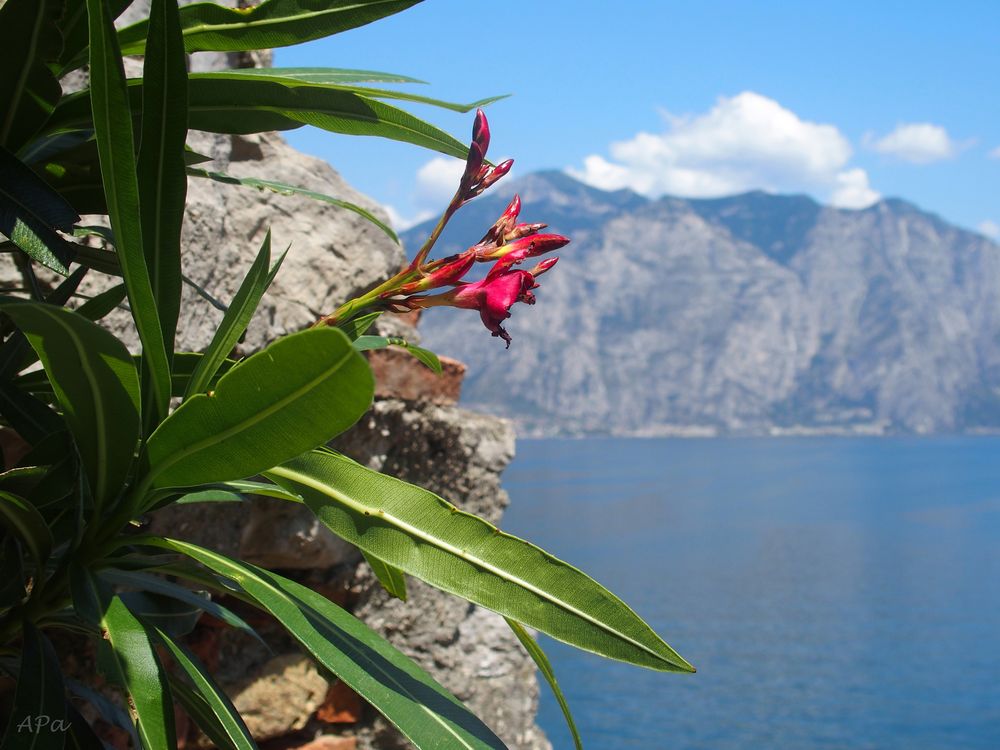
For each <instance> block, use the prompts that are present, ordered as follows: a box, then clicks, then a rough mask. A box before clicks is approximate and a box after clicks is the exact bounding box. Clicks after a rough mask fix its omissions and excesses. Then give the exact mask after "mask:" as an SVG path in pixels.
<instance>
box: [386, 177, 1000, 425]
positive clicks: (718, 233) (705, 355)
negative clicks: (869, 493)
mask: <svg viewBox="0 0 1000 750" xmlns="http://www.w3.org/2000/svg"><path fill="white" fill-rule="evenodd" d="M514 190H517V191H519V192H520V194H521V196H522V199H523V201H524V209H523V210H522V214H521V216H522V219H523V220H525V221H548V222H549V224H550V225H551V227H552V229H553V230H554V231H557V232H560V233H563V234H566V235H568V236H570V237H572V239H573V244H571V245H570V246H569V247H567V248H565V249H564V250H563V251H562V252H561V258H562V259H561V261H560V263H559V266H558V268H557V270H556V271H555V272H553V273H551V274H548V275H546V276H545V277H543V279H542V280H541V281H542V287H541V289H539V290H538V304H537V305H536V306H535V307H534V308H533V309H530V308H527V307H525V306H523V305H518V306H516V307H515V308H514V309H513V312H514V317H513V318H512V319H511V320H509V321H508V326H507V328H508V330H509V331H510V333H511V334H512V336H513V337H514V342H513V345H512V346H511V349H510V350H509V351H504V348H503V345H502V343H501V342H499V341H498V340H497V339H493V338H491V337H490V336H489V335H488V334H487V333H486V331H485V330H484V329H483V328H482V327H481V324H480V322H479V320H478V316H477V315H475V314H474V313H469V312H467V311H461V310H433V311H431V312H429V313H428V314H427V315H426V317H425V321H424V323H423V324H422V330H423V335H424V340H425V342H426V343H427V344H428V345H430V346H431V347H432V348H435V349H436V350H437V351H440V352H441V353H444V354H449V355H452V356H455V357H458V358H460V359H462V360H463V361H465V362H467V363H469V365H470V367H469V377H468V379H467V381H466V385H465V395H464V400H465V402H466V403H468V404H470V405H475V406H476V407H480V408H485V409H488V410H490V411H491V412H494V413H502V414H505V415H507V416H511V417H513V418H515V419H516V420H517V421H518V423H519V425H520V426H521V428H522V432H523V433H527V434H554V433H560V434H592V433H598V434H600V433H604V434H623V435H624V434H632V435H656V434H717V433H769V432H770V433H773V432H783V431H789V430H791V431H799V430H801V431H818V432H897V431H898V432H915V433H930V432H950V431H964V430H977V429H993V428H997V427H1000V246H998V245H997V244H996V243H994V242H991V241H990V240H988V239H986V238H985V237H982V236H980V235H978V234H975V233H972V232H967V231H964V230H962V229H959V228H957V227H954V226H951V225H949V224H947V223H946V222H944V221H942V220H941V219H940V218H938V217H936V216H933V215H931V214H928V213H925V212H923V211H921V210H919V209H918V208H916V207H915V206H912V205H910V204H908V203H905V202H903V201H899V200H885V201H881V202H879V203H877V204H875V205H874V206H872V207H871V208H868V209H865V210H860V211H850V210H839V209H834V208H828V207H824V206H820V205H819V204H817V203H815V202H814V201H813V200H812V199H810V198H808V197H805V196H779V195H769V194H766V193H760V192H755V193H748V194H745V195H738V196H733V197H730V198H720V199H713V200H681V199H677V198H670V197H665V198H662V199H659V200H649V199H646V198H643V197H641V196H639V195H636V194H635V193H632V192H629V191H624V190H623V191H617V192H613V193H609V192H604V191H600V190H596V189H594V188H591V187H588V186H586V185H583V184H581V183H579V182H577V181H575V180H573V179H572V178H570V177H568V176H566V175H565V174H562V173H557V172H546V173H538V174H533V175H529V176H527V177H525V178H523V179H522V180H521V181H520V182H518V183H511V184H509V185H504V184H502V183H501V186H500V187H498V188H496V189H495V192H494V194H492V195H488V196H485V197H484V198H481V199H479V200H478V201H476V202H475V203H473V204H471V205H469V206H468V207H467V208H465V209H464V210H463V212H462V213H461V214H459V216H458V217H456V219H455V221H454V223H453V226H450V227H449V230H448V232H446V234H445V236H444V237H443V238H442V243H443V244H442V251H447V250H449V249H455V250H457V249H460V248H461V247H464V245H465V244H471V243H472V242H475V241H476V240H478V238H479V237H480V236H481V234H482V232H483V231H484V230H485V228H487V227H489V226H490V225H491V224H492V223H493V221H494V220H495V219H496V217H497V216H498V215H499V213H500V212H501V211H502V210H503V207H504V205H505V203H506V200H507V199H508V198H509V197H510V194H511V193H512V192H513V191H514ZM427 229H428V227H427V225H422V226H419V227H415V228H414V229H412V230H410V231H409V232H408V233H407V234H406V235H405V236H404V240H405V243H406V245H407V247H410V248H412V247H414V246H417V245H419V243H420V241H421V239H422V237H423V236H424V235H425V234H426V231H427Z"/></svg>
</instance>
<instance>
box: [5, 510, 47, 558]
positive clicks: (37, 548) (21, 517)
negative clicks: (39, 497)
mask: <svg viewBox="0 0 1000 750" xmlns="http://www.w3.org/2000/svg"><path fill="white" fill-rule="evenodd" d="M0 524H3V525H4V526H6V527H7V528H9V529H11V530H12V531H14V533H15V534H16V535H17V536H18V537H19V538H20V539H21V541H22V542H23V543H24V545H25V546H26V547H27V548H28V551H29V552H30V553H31V556H32V557H33V558H34V559H35V563H36V565H38V566H41V565H42V564H43V563H44V562H45V561H46V560H47V559H48V557H49V553H50V552H51V551H52V532H51V531H50V530H49V525H48V524H47V523H46V522H45V519H44V518H43V517H42V515H41V513H39V512H38V511H37V510H36V509H35V506H34V505H32V504H31V503H29V502H28V501H27V500H25V499H24V498H22V497H18V496H17V495H13V494H11V493H10V492H0Z"/></svg>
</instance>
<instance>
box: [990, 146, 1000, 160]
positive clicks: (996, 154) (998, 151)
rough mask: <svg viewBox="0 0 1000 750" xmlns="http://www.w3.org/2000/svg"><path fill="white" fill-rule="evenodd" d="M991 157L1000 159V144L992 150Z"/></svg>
mask: <svg viewBox="0 0 1000 750" xmlns="http://www.w3.org/2000/svg"><path fill="white" fill-rule="evenodd" d="M990 158H991V159H1000V146H997V147H996V148H995V149H993V150H992V151H990Z"/></svg>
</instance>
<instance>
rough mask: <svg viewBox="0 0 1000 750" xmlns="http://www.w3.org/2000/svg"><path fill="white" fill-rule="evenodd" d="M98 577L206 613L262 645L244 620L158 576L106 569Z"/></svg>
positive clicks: (199, 595)
mask: <svg viewBox="0 0 1000 750" xmlns="http://www.w3.org/2000/svg"><path fill="white" fill-rule="evenodd" d="M100 577H101V578H102V579H103V580H105V581H108V582H109V583H113V584H116V585H119V586H128V587H130V588H133V589H135V590H138V591H148V592H152V593H154V594H160V595H162V596H169V597H171V598H173V599H177V600H178V601H182V602H185V603H186V604H190V605H192V606H194V607H196V608H198V609H199V610H201V611H203V612H207V613H208V614H210V615H212V617H214V618H216V619H217V620H219V621H221V622H224V623H226V624H227V625H229V626H230V627H232V628H236V629H237V630H242V631H243V632H244V633H246V634H247V635H249V636H250V637H252V638H254V639H256V640H257V641H259V642H260V643H264V641H263V640H261V637H260V636H259V635H258V634H257V631H256V630H254V629H253V628H252V627H250V625H249V624H247V622H246V620H244V619H243V618H242V617H240V616H239V615H237V614H236V613H234V612H233V611H232V610H230V609H229V608H227V607H223V606H222V605H221V604H219V603H218V602H214V601H212V600H211V599H206V598H205V596H204V594H202V593H200V592H197V591H192V590H191V589H188V588H185V587H184V586H181V585H179V584H176V583H172V582H171V581H168V580H166V579H165V578H161V577H160V576H155V575H151V574H149V573H142V572H139V571H131V570H119V569H116V568H107V569H105V570H102V571H101V572H100ZM265 645H266V644H265Z"/></svg>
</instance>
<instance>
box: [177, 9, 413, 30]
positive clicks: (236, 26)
mask: <svg viewBox="0 0 1000 750" xmlns="http://www.w3.org/2000/svg"><path fill="white" fill-rule="evenodd" d="M391 2H399V0H378V4H380V5H381V4H385V3H391ZM372 5H375V3H372V2H368V3H357V4H355V5H350V6H347V7H342V8H327V9H325V10H317V11H310V12H306V13H297V14H296V15H294V16H291V17H289V16H279V17H278V18H262V19H259V20H256V21H253V20H250V21H241V22H234V23H219V24H200V25H198V26H189V27H188V28H186V29H184V31H183V34H184V36H185V37H187V36H189V35H193V34H201V33H206V32H208V33H215V32H219V31H232V30H238V31H244V30H246V29H248V28H253V27H257V26H261V27H263V26H267V25H269V24H273V25H284V24H288V23H294V22H296V21H300V20H310V19H312V18H320V17H322V16H326V15H332V14H334V13H343V12H345V11H351V10H358V9H359V8H366V7H369V6H372ZM257 7H259V6H257Z"/></svg>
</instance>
